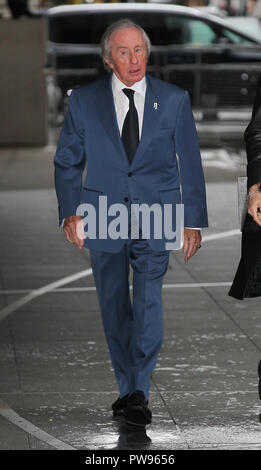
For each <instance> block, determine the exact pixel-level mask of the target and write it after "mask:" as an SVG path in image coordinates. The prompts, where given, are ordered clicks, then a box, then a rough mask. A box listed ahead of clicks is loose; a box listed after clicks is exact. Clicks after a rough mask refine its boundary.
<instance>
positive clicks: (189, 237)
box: [183, 228, 201, 262]
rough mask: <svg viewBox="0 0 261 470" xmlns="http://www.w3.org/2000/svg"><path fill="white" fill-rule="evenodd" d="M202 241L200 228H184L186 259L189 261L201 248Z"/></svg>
mask: <svg viewBox="0 0 261 470" xmlns="http://www.w3.org/2000/svg"><path fill="white" fill-rule="evenodd" d="M200 242H201V233H200V230H196V229H193V228H184V245H183V253H184V254H185V255H186V256H185V258H184V261H186V262H187V261H188V260H189V258H191V256H193V255H194V254H195V253H196V252H197V251H198V249H199V247H200Z"/></svg>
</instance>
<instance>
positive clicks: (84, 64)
mask: <svg viewBox="0 0 261 470" xmlns="http://www.w3.org/2000/svg"><path fill="white" fill-rule="evenodd" d="M46 15H47V28H48V57H49V62H48V66H49V68H50V70H51V71H52V73H53V77H54V79H55V85H56V86H58V88H59V89H61V90H62V96H63V97H65V96H66V92H67V90H68V89H70V88H74V87H77V86H79V85H81V84H86V83H88V82H90V81H91V80H94V79H96V78H97V77H99V76H101V75H102V74H104V73H106V72H105V70H104V67H103V64H102V60H101V58H100V47H99V42H100V38H101V35H102V33H103V31H104V30H105V28H106V27H107V26H108V25H109V24H110V23H112V22H113V21H116V20H119V19H120V18H130V19H131V20H133V21H134V22H136V23H138V24H139V25H140V26H142V27H143V28H144V29H145V30H146V32H147V33H148V35H149V37H150V39H151V42H152V46H153V47H152V51H151V56H150V59H149V64H148V71H149V72H150V73H151V74H152V75H154V76H156V77H158V78H161V79H163V80H166V81H168V82H171V83H175V84H176V85H179V86H181V87H182V88H185V89H186V90H188V91H189V93H190V96H191V101H192V106H193V111H194V114H195V117H196V120H199V121H202V122H203V121H204V119H207V120H208V121H209V120H213V119H215V120H216V119H219V118H220V119H221V120H222V123H224V122H225V120H226V119H227V120H229V121H231V120H232V121H233V122H235V121H236V120H237V119H240V120H241V121H242V120H243V121H244V120H245V121H247V120H248V119H249V117H250V110H251V107H252V103H253V101H254V95H255V90H256V84H257V80H258V76H259V74H260V72H261V66H260V63H261V43H260V42H259V41H258V40H257V39H256V40H255V39H253V38H252V37H250V36H248V35H247V34H246V33H244V32H243V31H242V32H241V31H239V30H238V29H237V28H235V27H233V26H230V25H229V24H228V23H227V22H226V21H225V20H222V19H220V18H217V17H215V16H211V15H208V14H205V13H202V12H200V11H198V10H196V9H192V8H188V7H178V6H173V5H157V4H141V3H133V4H131V3H127V4H120V3H118V4H94V5H74V6H61V7H54V8H50V9H49V10H48V11H47V13H46Z"/></svg>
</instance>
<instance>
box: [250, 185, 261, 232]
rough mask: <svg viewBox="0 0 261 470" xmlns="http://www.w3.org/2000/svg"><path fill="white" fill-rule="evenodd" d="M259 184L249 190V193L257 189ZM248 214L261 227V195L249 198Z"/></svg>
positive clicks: (256, 194) (257, 194)
mask: <svg viewBox="0 0 261 470" xmlns="http://www.w3.org/2000/svg"><path fill="white" fill-rule="evenodd" d="M257 187H258V186H257V184H255V185H253V186H251V188H249V192H251V191H253V190H255V189H257ZM259 211H260V212H259ZM248 213H249V214H250V215H251V216H252V217H253V219H254V221H255V222H256V223H257V224H258V225H260V226H261V193H260V192H257V193H255V194H252V196H249V199H248Z"/></svg>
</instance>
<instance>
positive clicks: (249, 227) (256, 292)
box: [228, 76, 261, 300]
mask: <svg viewBox="0 0 261 470" xmlns="http://www.w3.org/2000/svg"><path fill="white" fill-rule="evenodd" d="M244 137H245V143H246V153H247V188H248V214H247V216H246V219H245V223H244V226H243V230H242V247H241V260H240V263H239V266H238V269H237V272H236V275H235V278H234V281H233V283H232V286H231V288H230V290H229V293H228V295H230V296H231V297H234V298H236V299H239V300H243V299H244V298H249V297H257V296H261V76H260V78H259V82H258V87H257V93H256V98H255V102H254V106H253V112H252V119H251V121H250V123H249V125H248V126H247V128H246V130H245V135H244Z"/></svg>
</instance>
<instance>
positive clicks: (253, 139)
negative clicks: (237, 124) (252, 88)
mask: <svg viewBox="0 0 261 470" xmlns="http://www.w3.org/2000/svg"><path fill="white" fill-rule="evenodd" d="M244 137H245V143H246V153H247V177H248V188H249V187H250V186H252V185H253V184H256V183H261V75H260V77H259V82H258V87H257V93H256V98H255V102H254V106H253V112H252V119H251V121H250V123H249V125H248V126H247V128H246V130H245V135H244Z"/></svg>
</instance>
